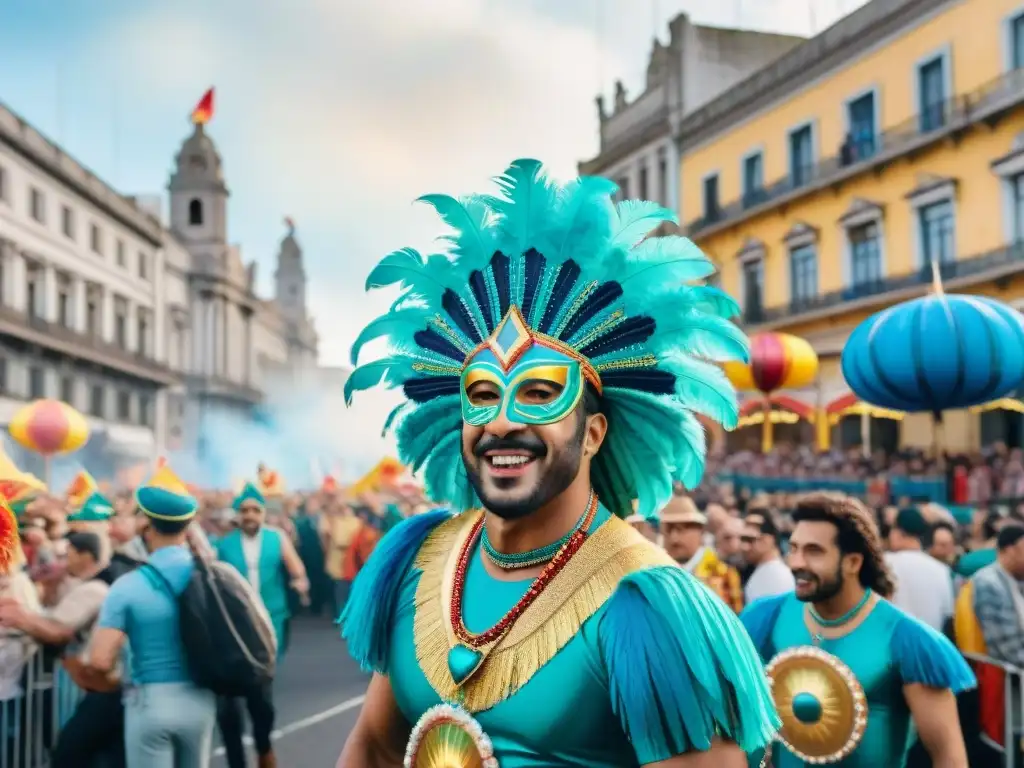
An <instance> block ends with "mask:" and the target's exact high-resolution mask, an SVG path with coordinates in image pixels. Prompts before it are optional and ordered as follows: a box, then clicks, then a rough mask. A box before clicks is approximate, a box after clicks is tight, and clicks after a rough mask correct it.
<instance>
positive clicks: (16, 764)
mask: <svg viewBox="0 0 1024 768" xmlns="http://www.w3.org/2000/svg"><path fill="white" fill-rule="evenodd" d="M6 639H7V638H4V639H0V643H2V642H3V641H4V640H6ZM19 653H20V651H19ZM2 656H3V653H2V649H0V673H9V674H11V676H12V678H13V676H14V674H16V673H17V668H16V666H15V665H13V664H12V665H7V664H4V663H3V659H2ZM19 663H20V662H19ZM7 693H11V694H13V695H12V696H10V697H9V698H7V699H5V700H3V701H0V742H2V744H0V746H2V749H0V768H46V766H47V765H48V763H49V751H50V748H51V747H52V746H53V743H54V741H55V740H56V736H57V734H58V733H59V732H60V728H61V726H63V725H64V723H66V722H67V720H68V718H70V717H71V714H72V713H73V712H74V711H75V707H77V706H78V702H79V701H80V700H81V698H82V696H83V692H82V690H81V689H80V688H78V687H77V686H76V685H75V684H74V683H73V682H72V681H71V679H70V678H69V677H68V676H67V674H66V673H65V672H64V670H63V668H61V667H60V663H59V662H56V661H54V660H52V659H47V658H45V656H44V654H43V653H42V652H40V651H39V650H36V651H35V652H34V653H33V654H32V656H31V658H30V659H29V660H28V661H27V662H25V663H24V669H23V670H22V671H21V675H20V681H19V684H18V686H17V688H11V689H8V691H7Z"/></svg>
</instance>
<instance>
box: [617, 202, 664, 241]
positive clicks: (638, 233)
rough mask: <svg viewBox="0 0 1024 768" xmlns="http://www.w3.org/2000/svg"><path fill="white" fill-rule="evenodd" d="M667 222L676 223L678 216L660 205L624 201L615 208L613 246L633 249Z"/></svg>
mask: <svg viewBox="0 0 1024 768" xmlns="http://www.w3.org/2000/svg"><path fill="white" fill-rule="evenodd" d="M666 221H670V222H672V223H673V224H674V223H676V221H677V219H676V215H675V214H674V213H673V212H672V211H670V210H669V209H668V208H665V207H663V206H662V205H661V204H660V203H652V202H648V201H646V200H623V201H622V202H621V203H619V204H618V205H616V206H615V220H614V222H613V224H612V236H611V245H612V246H618V247H622V248H632V247H633V246H635V245H636V244H637V243H639V242H640V241H641V240H643V239H644V238H645V237H647V235H649V234H650V233H651V232H653V231H654V230H655V229H657V228H658V227H659V226H661V225H662V224H664V223H665V222H666Z"/></svg>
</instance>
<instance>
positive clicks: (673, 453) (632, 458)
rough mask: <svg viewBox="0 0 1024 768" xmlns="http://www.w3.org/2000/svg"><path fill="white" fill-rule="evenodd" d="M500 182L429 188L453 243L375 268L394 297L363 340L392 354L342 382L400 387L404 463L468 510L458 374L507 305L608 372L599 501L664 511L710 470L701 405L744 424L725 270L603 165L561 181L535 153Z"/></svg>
mask: <svg viewBox="0 0 1024 768" xmlns="http://www.w3.org/2000/svg"><path fill="white" fill-rule="evenodd" d="M497 183H498V186H499V188H500V194H499V195H497V196H490V195H477V196H472V197H469V198H464V199H455V198H453V197H448V196H446V195H428V196H426V197H423V198H421V200H422V201H423V202H425V203H428V204H429V205H431V206H433V208H434V209H435V210H436V211H437V213H438V214H439V215H440V216H441V218H442V219H443V220H444V221H445V223H446V224H448V225H449V226H450V227H451V228H452V229H453V230H454V231H453V233H452V234H450V235H448V236H447V237H445V238H444V239H445V240H446V241H447V244H448V246H449V247H448V252H447V253H446V254H439V255H432V256H428V257H423V256H421V255H420V254H419V253H417V252H416V251H414V250H412V249H411V248H403V249H402V250H399V251H395V252H394V253H392V254H390V255H388V256H387V257H385V258H384V260H383V261H381V262H380V264H378V265H377V267H376V268H375V269H374V270H373V271H372V272H371V273H370V276H369V277H368V278H367V281H366V288H367V290H369V289H371V288H381V287H385V286H389V285H398V286H399V287H400V288H401V295H400V296H399V298H398V300H397V301H396V302H395V303H394V304H393V305H392V307H391V310H390V311H389V312H388V313H387V314H386V315H384V316H383V317H380V318H378V319H376V320H374V321H373V322H371V323H370V324H369V325H368V326H367V327H366V328H365V329H364V330H363V332H362V333H361V334H360V335H359V337H358V338H357V339H356V342H355V344H354V345H353V347H352V364H353V365H356V364H357V363H358V358H359V352H360V350H361V349H362V348H363V346H364V345H365V344H367V343H368V342H370V341H373V340H375V339H380V338H387V339H388V342H389V348H390V349H389V354H388V356H387V357H384V358H383V359H380V360H377V361H374V362H367V363H363V364H362V365H358V367H356V368H355V370H354V371H352V373H351V375H350V376H349V379H348V381H347V382H346V384H345V397H346V400H347V401H348V402H350V403H351V399H352V395H353V393H354V392H356V391H358V390H364V389H369V388H372V387H375V386H378V385H381V384H383V385H385V386H388V387H399V386H400V387H402V389H403V390H404V392H405V395H406V397H407V399H408V402H406V403H404V404H402V405H401V406H399V407H398V408H396V409H395V411H394V412H392V414H391V415H390V416H389V417H388V420H387V425H386V426H385V430H387V429H389V428H392V427H393V428H394V429H395V433H396V438H397V442H398V451H399V455H400V456H401V459H402V461H404V462H405V463H407V464H408V465H409V466H411V468H412V469H413V470H414V471H419V470H422V471H423V477H424V481H425V484H426V489H427V492H428V493H429V494H430V495H431V497H432V498H434V499H435V500H442V501H446V502H448V503H450V504H452V506H453V507H455V508H456V509H459V510H465V509H469V508H472V507H473V506H475V505H476V504H477V499H476V498H475V494H474V492H473V489H472V486H471V485H470V483H469V480H468V478H467V476H466V471H465V467H464V466H463V463H462V458H461V455H460V451H461V439H460V431H461V426H462V412H461V409H460V403H461V398H460V386H461V384H460V376H461V373H462V371H463V369H464V367H465V365H466V363H467V359H468V358H469V357H470V356H471V355H472V354H473V353H474V352H475V351H476V350H477V349H478V348H479V347H480V346H481V345H482V344H484V343H485V342H486V341H487V340H488V339H489V338H490V337H491V335H492V334H494V333H495V331H496V329H497V328H498V327H499V326H500V325H501V324H502V321H503V319H504V318H505V317H506V315H507V314H508V313H509V311H510V309H512V308H515V309H516V310H518V313H519V315H520V316H521V317H522V318H523V320H524V321H525V323H526V325H527V326H528V328H529V329H530V331H531V333H538V334H543V335H544V336H546V337H549V338H552V339H555V340H557V342H558V343H559V344H561V345H564V346H565V347H566V348H568V349H571V350H572V351H573V352H574V353H575V354H576V355H578V356H580V357H581V358H582V359H583V360H584V361H585V362H586V364H587V367H588V368H589V369H590V370H592V371H594V372H596V374H597V375H598V376H599V377H600V385H601V386H600V391H601V402H602V411H603V412H604V413H605V415H606V416H607V417H608V421H609V430H608V436H607V438H606V440H605V443H604V445H603V446H602V448H601V450H600V451H599V453H598V454H597V456H596V457H595V459H594V463H593V467H592V479H593V483H594V488H595V490H596V492H597V494H598V497H599V498H600V499H601V501H602V502H603V503H604V504H605V505H606V506H607V507H608V508H609V509H611V510H612V511H613V512H615V513H616V514H619V515H623V516H625V515H628V514H630V513H631V512H632V502H633V500H634V499H635V500H637V501H638V502H639V503H638V510H639V511H640V512H641V513H642V514H645V515H647V516H652V515H654V514H655V513H656V512H657V510H658V509H659V508H660V507H661V506H662V505H664V503H665V502H667V501H668V499H669V498H670V497H671V495H672V485H673V482H680V483H682V484H683V485H685V486H686V487H690V488H692V487H694V486H695V485H697V483H698V482H699V481H700V477H701V474H702V473H703V469H704V451H705V445H704V430H703V428H702V426H701V424H700V422H699V421H698V420H697V419H696V417H695V416H694V414H695V413H699V414H703V415H704V416H706V417H708V418H711V419H713V420H715V421H717V422H720V423H721V424H722V425H724V426H725V427H726V428H727V429H731V428H732V427H734V426H735V425H736V421H737V418H738V408H737V403H736V396H735V393H734V391H733V389H732V386H731V385H730V384H729V381H728V380H727V379H726V377H725V374H724V373H723V372H722V369H721V368H720V367H719V366H718V365H717V363H719V362H722V361H727V360H743V361H746V360H747V357H748V344H747V339H746V336H745V335H744V334H743V332H742V331H740V330H739V328H737V327H736V325H735V324H733V323H732V322H731V320H730V318H731V317H732V316H734V315H735V314H736V313H737V312H738V308H737V306H736V303H735V302H734V301H733V300H732V299H731V298H729V297H728V296H727V295H726V294H724V293H723V292H721V291H720V290H718V289H717V288H713V287H710V286H707V285H704V284H702V283H701V281H703V280H704V278H707V277H708V276H709V275H710V274H711V273H712V272H714V267H713V266H712V264H711V262H710V261H709V260H708V259H707V257H705V256H704V254H703V253H701V251H700V249H699V248H698V247H697V246H696V245H694V244H693V243H692V242H690V241H689V240H687V239H686V238H684V237H678V236H663V237H653V236H651V237H649V236H648V235H649V234H650V233H651V232H652V231H653V230H654V229H656V228H657V227H658V226H659V225H661V224H662V223H663V222H666V221H673V222H674V221H675V215H674V214H673V213H672V212H671V211H669V210H667V209H665V208H663V207H662V206H660V205H658V204H656V203H650V202H644V201H637V200H628V201H625V202H621V203H618V204H617V205H616V204H614V203H613V201H612V196H613V195H614V194H615V193H616V191H617V187H616V186H615V184H613V183H612V182H610V181H608V180H606V179H602V178H580V179H576V180H575V181H571V182H569V183H567V184H564V185H562V184H557V183H555V182H554V181H552V180H551V179H549V178H548V177H547V176H546V175H545V174H544V173H543V171H542V169H541V164H540V163H539V162H537V161H536V160H517V161H516V162H514V163H512V165H511V166H510V167H509V168H508V170H507V171H505V173H504V174H503V175H502V176H500V177H499V178H498V179H497Z"/></svg>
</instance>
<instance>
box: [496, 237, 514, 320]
mask: <svg viewBox="0 0 1024 768" xmlns="http://www.w3.org/2000/svg"><path fill="white" fill-rule="evenodd" d="M510 269H511V267H510V260H509V258H508V256H506V255H505V254H504V253H502V252H501V251H495V252H494V255H493V256H492V257H491V276H492V277H493V278H494V287H495V288H497V289H498V317H505V313H506V312H508V310H509V307H510V306H512V286H511V285H510V284H509V279H508V276H509V272H510Z"/></svg>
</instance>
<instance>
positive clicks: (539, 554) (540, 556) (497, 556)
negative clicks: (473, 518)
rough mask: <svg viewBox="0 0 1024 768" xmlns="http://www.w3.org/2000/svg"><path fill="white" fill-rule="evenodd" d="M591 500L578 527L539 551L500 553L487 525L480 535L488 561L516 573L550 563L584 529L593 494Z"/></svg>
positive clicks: (539, 548)
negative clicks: (490, 536)
mask: <svg viewBox="0 0 1024 768" xmlns="http://www.w3.org/2000/svg"><path fill="white" fill-rule="evenodd" d="M590 499H591V501H589V502H587V509H586V510H585V511H584V512H583V514H582V515H580V519H579V520H577V521H576V525H575V526H574V527H573V529H572V530H571V531H569V532H568V533H567V534H565V536H563V537H562V538H560V539H559V540H558V541H556V542H553V543H551V544H547V545H545V546H543V547H538V548H537V549H531V550H530V551H528V552H513V553H512V554H506V553H504V552H499V551H498V550H496V549H495V548H494V545H493V544H491V540H490V539H489V538H487V526H486V525H485V526H484V527H483V530H482V532H481V534H480V546H481V548H482V549H483V551H484V554H485V555H487V559H488V560H490V561H491V562H492V563H494V564H495V565H496V566H498V567H499V568H502V569H504V570H506V571H515V570H518V569H520V568H532V567H533V566H536V565H540V564H542V563H546V562H549V561H550V560H551V558H553V557H554V556H555V555H556V554H558V550H560V549H561V548H562V547H564V546H565V545H566V543H567V542H568V541H569V539H571V538H572V537H573V536H574V535H575V533H576V531H578V530H579V529H580V528H581V527H583V523H584V522H585V521H586V519H587V513H588V512H589V511H590V506H591V503H592V502H593V499H594V494H593V493H591V494H590Z"/></svg>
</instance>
